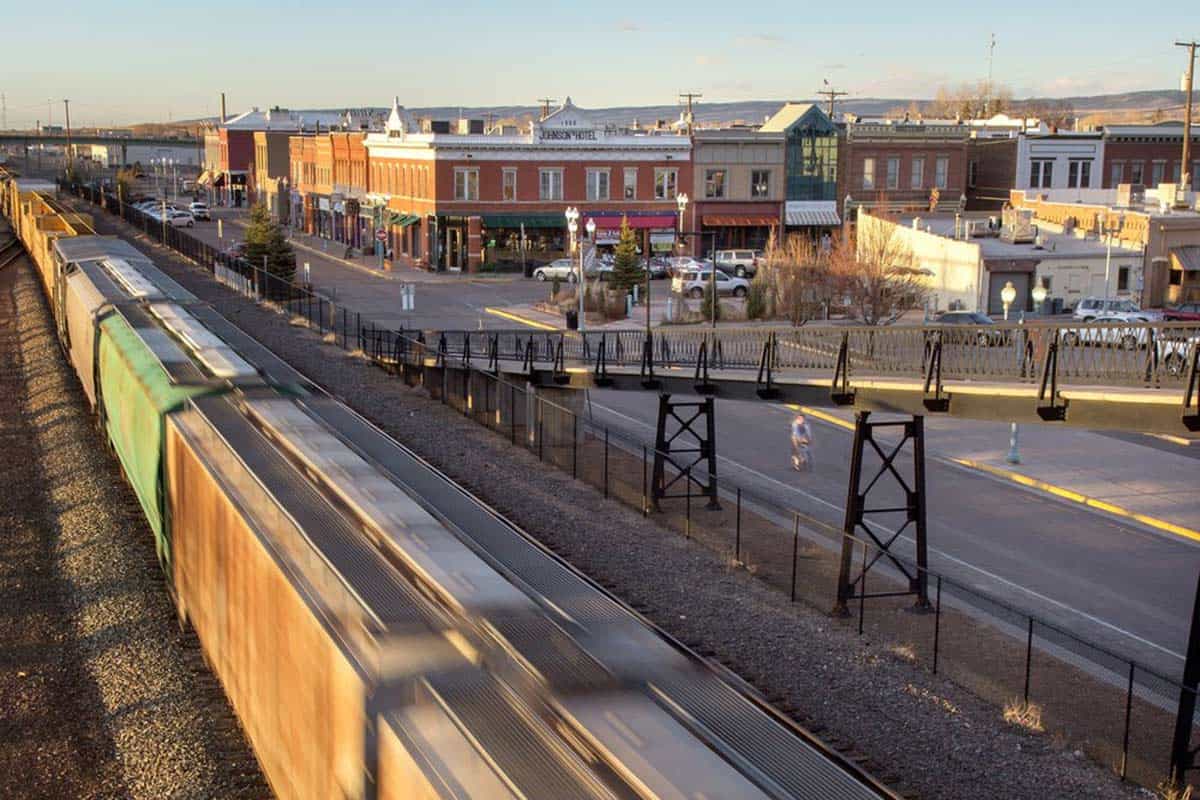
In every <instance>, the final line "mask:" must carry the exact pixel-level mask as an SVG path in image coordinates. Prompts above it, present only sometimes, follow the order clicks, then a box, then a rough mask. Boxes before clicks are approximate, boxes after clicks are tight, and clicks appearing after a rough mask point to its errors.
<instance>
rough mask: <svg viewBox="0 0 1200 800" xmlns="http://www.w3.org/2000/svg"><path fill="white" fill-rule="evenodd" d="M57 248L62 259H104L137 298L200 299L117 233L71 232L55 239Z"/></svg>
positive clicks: (112, 272) (129, 291) (68, 260)
mask: <svg viewBox="0 0 1200 800" xmlns="http://www.w3.org/2000/svg"><path fill="white" fill-rule="evenodd" d="M54 249H55V251H56V252H57V253H58V256H59V258H60V259H62V261H63V263H65V264H70V263H75V264H83V263H86V262H89V261H98V262H101V263H102V264H103V265H104V267H105V270H106V271H107V272H109V273H110V275H112V277H113V278H114V280H115V282H116V283H117V285H118V286H120V287H121V288H122V289H124V290H125V291H126V292H127V293H129V295H130V296H131V297H133V298H134V299H136V300H151V299H159V298H162V299H169V300H174V301H176V302H180V303H193V302H197V297H196V296H195V295H194V294H192V293H191V292H189V291H188V290H187V289H184V288H183V287H182V286H180V285H179V284H178V283H176V282H175V281H174V279H172V278H171V277H169V276H168V275H167V274H166V273H165V272H163V271H162V270H160V269H159V268H158V267H156V266H154V262H153V261H151V260H150V259H149V258H148V257H147V256H146V255H145V254H144V253H142V252H141V251H140V250H138V249H137V248H135V247H134V246H133V245H131V244H129V243H128V242H126V241H124V240H123V239H118V238H117V237H115V236H71V237H63V238H60V239H56V240H55V242H54Z"/></svg>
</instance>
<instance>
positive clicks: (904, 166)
mask: <svg viewBox="0 0 1200 800" xmlns="http://www.w3.org/2000/svg"><path fill="white" fill-rule="evenodd" d="M845 145H846V147H845V149H846V162H845V163H846V168H845V170H843V172H842V191H841V192H840V193H839V194H840V195H841V197H843V198H844V197H845V196H846V195H847V194H849V195H850V196H851V197H853V198H855V199H856V200H868V199H871V198H874V197H882V196H886V197H887V199H888V200H911V201H914V202H916V201H922V200H927V199H929V193H930V192H931V191H932V190H933V187H934V180H935V178H936V175H937V159H938V158H940V157H945V158H949V159H950V164H949V170H948V171H947V175H946V187H945V188H943V189H939V190H938V191H939V192H940V194H941V200H942V202H947V201H954V200H957V199H958V198H959V197H960V196H962V195H963V194H965V193H966V189H967V145H966V142H965V141H962V142H946V143H934V142H908V141H897V142H872V141H865V142H862V141H853V140H847V141H846V142H845ZM922 156H923V157H924V158H925V168H924V172H923V177H922V182H921V188H920V189H912V188H911V186H912V183H911V178H912V160H913V158H914V157H922ZM895 157H898V158H899V159H900V182H899V185H898V186H897V188H895V189H889V188H888V187H887V160H888V158H895ZM868 158H874V159H875V188H874V189H865V188H863V172H864V170H863V164H864V162H865V160H866V159H868Z"/></svg>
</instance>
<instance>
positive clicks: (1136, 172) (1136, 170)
mask: <svg viewBox="0 0 1200 800" xmlns="http://www.w3.org/2000/svg"><path fill="white" fill-rule="evenodd" d="M1144 170H1145V164H1143V163H1142V162H1141V161H1130V162H1129V182H1130V183H1141V182H1142V178H1143V177H1144V174H1143V173H1144Z"/></svg>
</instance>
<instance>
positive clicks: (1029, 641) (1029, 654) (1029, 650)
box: [1025, 617, 1033, 705]
mask: <svg viewBox="0 0 1200 800" xmlns="http://www.w3.org/2000/svg"><path fill="white" fill-rule="evenodd" d="M1032 665H1033V617H1030V618H1029V631H1028V633H1026V634H1025V704H1026V705H1028V704H1029V671H1030V667H1032Z"/></svg>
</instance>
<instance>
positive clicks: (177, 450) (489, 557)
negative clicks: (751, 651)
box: [0, 173, 893, 800]
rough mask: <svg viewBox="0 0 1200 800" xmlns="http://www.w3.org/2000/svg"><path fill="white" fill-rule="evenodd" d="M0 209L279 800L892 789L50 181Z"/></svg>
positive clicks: (883, 792)
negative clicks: (59, 196)
mask: <svg viewBox="0 0 1200 800" xmlns="http://www.w3.org/2000/svg"><path fill="white" fill-rule="evenodd" d="M0 210H2V211H3V213H4V214H5V216H6V217H7V218H8V219H9V220H10V222H11V224H12V226H13V229H14V231H15V232H16V233H17V235H18V236H19V238H20V240H21V242H22V243H23V245H24V247H25V249H26V251H27V252H28V254H29V256H30V259H31V261H32V263H33V265H34V267H35V268H36V271H37V274H38V276H39V278H40V280H41V282H42V286H43V288H44V290H45V294H46V299H47V301H48V305H49V308H50V310H51V312H52V315H53V317H54V320H55V324H56V329H57V332H58V336H59V339H60V341H61V344H62V348H63V351H64V353H65V354H66V358H67V360H68V362H69V364H70V365H71V367H72V368H73V370H74V371H75V373H76V374H77V376H78V378H79V383H80V386H81V388H82V390H83V395H84V396H85V397H86V400H87V402H88V404H89V405H90V407H91V408H92V410H93V411H94V412H95V414H96V420H97V424H98V426H99V428H100V430H101V432H102V434H103V437H104V439H105V441H106V442H107V443H108V444H109V445H110V446H111V448H112V450H113V452H114V453H115V455H116V458H117V460H118V461H119V463H120V465H121V468H122V470H123V472H124V474H125V476H126V478H127V479H128V482H129V484H130V485H131V486H132V488H133V491H134V493H135V494H136V496H137V498H138V501H139V502H140V504H141V507H142V510H143V512H144V513H145V516H146V519H147V521H148V523H149V527H150V529H151V531H152V532H153V535H154V539H155V547H156V550H157V553H158V556H159V560H160V562H161V564H162V567H163V571H164V573H165V576H166V583H167V586H168V588H169V591H170V594H171V596H172V598H173V600H174V603H175V605H176V607H177V609H178V611H179V614H180V616H181V618H182V619H183V620H186V622H187V623H188V624H190V625H191V626H192V627H193V628H194V629H195V631H196V634H197V636H198V638H199V641H200V643H201V646H202V648H203V651H204V654H205V657H206V659H207V660H208V662H209V663H210V665H211V666H212V669H213V671H214V672H215V674H216V675H217V677H218V678H219V679H220V681H221V683H222V685H223V687H224V689H225V691H226V694H227V696H228V698H229V700H230V703H231V704H232V706H233V708H234V710H235V711H236V713H237V715H238V717H239V719H240V721H241V723H242V725H243V728H244V730H245V733H246V736H247V738H248V739H249V741H250V743H251V745H252V747H253V749H254V751H255V754H256V756H257V758H258V760H259V763H260V764H261V766H262V768H263V771H264V773H265V775H266V777H267V780H268V781H269V783H270V785H271V787H272V790H273V791H274V792H275V793H276V794H277V795H278V796H279V797H282V798H380V799H381V800H398V799H399V798H466V797H478V798H554V799H555V800H559V799H561V798H576V797H578V798H756V797H757V798H767V797H771V798H782V797H803V798H879V797H893V795H892V794H891V793H890V792H889V790H887V789H886V788H885V787H883V786H882V785H881V784H879V783H878V782H877V781H875V780H874V779H872V778H871V777H870V776H869V775H867V774H866V773H864V772H863V771H862V770H861V769H860V768H858V767H857V765H855V764H853V763H852V762H850V761H848V760H845V759H843V758H841V757H840V756H839V755H838V754H836V753H835V752H833V751H831V750H829V749H828V748H826V747H825V746H824V745H822V744H821V743H820V742H819V741H818V740H816V739H815V738H814V737H812V736H811V735H810V734H808V733H807V732H806V731H804V730H803V729H801V728H799V727H797V726H795V725H794V724H793V723H791V722H790V721H789V720H787V719H786V718H784V717H783V716H782V715H780V714H779V713H777V712H776V711H775V710H774V709H772V708H771V707H770V706H769V705H767V704H766V703H765V702H763V701H762V700H761V699H760V698H758V697H757V695H756V694H755V693H754V692H753V691H752V690H750V689H749V688H748V687H746V686H745V685H743V684H741V683H740V682H739V681H737V679H736V678H734V677H733V676H730V675H728V674H725V673H721V672H718V671H717V670H716V669H715V668H713V667H712V666H710V665H709V664H707V663H706V662H704V661H703V660H701V659H699V658H697V657H696V656H694V655H693V654H692V653H690V652H689V651H687V650H685V649H684V648H682V647H681V646H679V645H678V643H676V642H674V641H673V640H670V639H669V638H667V637H666V636H665V635H664V634H662V633H661V632H660V631H658V630H657V629H655V628H653V627H652V626H650V625H649V624H648V623H647V622H646V621H645V620H643V619H642V618H641V617H639V616H638V615H636V614H635V613H634V612H633V611H631V610H630V609H628V608H627V607H625V606H624V605H622V604H621V603H620V602H618V601H617V600H616V599H615V598H613V597H612V596H610V595H609V594H607V593H606V592H604V591H603V590H602V589H600V588H599V587H597V586H596V585H595V584H593V583H592V582H590V581H588V580H587V579H586V578H585V577H584V576H582V575H580V574H579V573H578V572H576V571H575V570H573V569H572V568H571V567H570V566H569V565H567V564H565V563H564V562H562V561H561V560H560V559H558V558H557V557H555V556H554V555H553V554H551V553H549V552H548V551H547V550H545V549H544V548H542V547H541V546H540V545H539V544H538V543H536V542H534V541H533V540H532V539H530V538H529V537H527V536H525V535H524V534H523V533H522V532H521V531H519V530H517V529H515V528H513V527H512V526H511V525H509V524H508V523H507V522H505V521H504V520H503V519H502V518H500V517H499V516H498V515H496V514H494V513H492V512H491V511H490V510H489V509H487V508H486V506H483V505H482V504H480V503H479V502H478V501H477V500H475V499H474V498H472V497H470V496H469V495H467V494H466V493H465V492H464V491H463V490H461V489H460V488H459V487H457V486H456V485H454V484H453V483H451V482H450V481H449V480H448V479H447V478H445V476H443V475H441V474H440V473H438V472H437V471H436V470H434V469H433V468H432V467H431V466H430V465H428V464H427V463H425V462H423V461H421V460H420V459H419V458H418V457H417V456H415V455H414V454H413V453H411V452H410V451H408V450H407V449H405V448H404V447H403V446H401V445H400V444H398V443H397V442H395V441H394V440H392V439H390V438H389V437H387V436H386V435H385V434H383V433H382V432H381V431H379V430H378V429H376V428H375V427H374V426H372V425H371V424H370V423H369V422H368V421H366V420H365V419H363V418H362V417H360V416H358V415H357V414H355V413H354V412H353V411H352V410H350V409H349V408H347V407H346V406H344V405H343V404H341V403H340V402H338V401H336V400H334V399H333V398H331V397H329V396H328V395H326V394H325V393H324V392H322V391H321V390H320V389H319V387H317V386H315V385H313V384H312V383H311V382H310V381H308V380H307V379H306V378H305V377H304V376H302V375H300V374H299V373H297V372H296V371H295V370H293V369H292V368H291V367H290V366H289V365H287V364H285V363H284V362H282V361H281V360H280V359H278V358H277V357H276V356H275V355H274V354H273V353H271V352H270V351H269V350H268V349H266V348H265V347H263V346H262V345H261V344H260V343H258V342H257V341H255V340H253V339H252V338H250V337H249V336H247V335H246V334H245V333H244V332H242V331H241V330H239V329H238V328H236V327H234V326H233V325H232V324H230V323H229V322H228V321H226V320H225V319H224V318H223V317H221V316H220V315H219V314H218V313H216V311H215V310H214V309H213V308H211V307H210V306H208V305H207V304H205V303H203V302H201V301H200V300H198V299H197V298H196V297H195V296H194V295H192V294H191V293H190V292H188V291H187V290H186V289H184V288H183V287H182V286H180V285H179V284H178V283H176V282H175V281H174V280H172V279H171V278H170V277H168V276H167V275H166V274H165V273H163V272H162V271H161V270H159V269H157V268H156V267H155V266H154V264H153V263H152V260H151V259H150V258H147V257H146V256H145V255H143V254H142V253H141V252H139V251H138V250H137V249H136V248H134V247H132V246H131V245H130V244H128V243H126V242H124V241H122V240H120V239H118V238H114V237H108V236H99V235H96V232H95V230H94V229H93V227H92V220H91V219H90V218H89V217H88V216H87V215H84V214H77V213H72V212H70V211H68V210H66V209H65V208H64V207H62V206H61V205H60V204H59V203H58V202H57V201H56V200H55V187H54V186H53V185H52V184H45V183H38V182H35V181H26V180H23V179H20V178H15V177H13V176H11V175H4V174H2V173H0ZM447 509H451V510H452V511H453V513H452V515H451V514H450V513H449V512H447V513H443V512H446V510H447ZM452 517H453V518H452Z"/></svg>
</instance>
